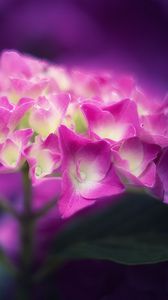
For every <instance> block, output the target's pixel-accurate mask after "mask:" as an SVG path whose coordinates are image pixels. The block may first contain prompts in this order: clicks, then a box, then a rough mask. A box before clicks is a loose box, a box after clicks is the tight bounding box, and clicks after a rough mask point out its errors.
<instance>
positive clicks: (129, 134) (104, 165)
mask: <svg viewBox="0 0 168 300" xmlns="http://www.w3.org/2000/svg"><path fill="white" fill-rule="evenodd" d="M0 78H3V80H1V83H0V172H1V173H4V172H15V171H17V170H20V169H21V168H22V166H23V164H24V163H25V162H26V161H27V163H28V165H29V177H30V179H31V180H32V185H33V187H34V188H35V187H36V191H38V192H37V193H36V194H37V198H38V199H39V196H38V195H41V194H39V191H40V190H41V191H43V190H45V189H43V188H42V187H43V186H45V187H46V186H47V187H48V186H52V190H53V191H54V190H55V191H58V190H59V193H57V194H59V199H58V205H57V210H56V211H57V213H56V214H58V213H59V214H60V216H61V217H64V218H65V217H69V216H71V215H73V214H74V213H76V212H77V211H79V210H81V209H82V208H84V207H87V206H90V205H93V204H94V203H96V202H97V201H102V200H103V201H105V200H104V199H106V198H111V199H113V198H114V196H115V195H116V194H120V193H123V192H124V190H126V189H127V188H128V187H130V185H131V187H132V186H133V187H137V186H141V187H142V188H145V189H148V190H149V191H150V192H152V193H154V194H155V195H157V196H158V195H159V197H160V198H162V196H161V195H162V192H161V191H163V190H164V200H165V201H167V191H168V189H167V185H166V174H167V173H166V171H165V170H166V169H165V168H166V167H165V166H166V165H167V160H166V157H167V147H168V115H167V107H168V97H165V98H164V100H163V101H160V99H154V100H153V99H152V98H151V97H150V96H149V95H147V94H146V93H145V92H144V91H142V90H141V88H140V87H139V86H137V84H136V81H135V80H134V79H133V77H131V76H128V75H126V76H125V75H118V74H115V73H113V72H109V71H106V70H103V71H98V70H97V71H96V72H95V71H94V70H93V71H92V70H91V71H88V70H87V71H84V70H80V69H72V70H71V69H68V68H64V67H62V66H57V65H53V64H50V63H49V62H46V61H43V60H39V59H35V58H32V57H30V56H26V55H22V54H20V53H17V52H14V51H5V52H3V53H2V54H1V57H0ZM54 187H55V188H54ZM50 192H51V191H48V193H49V194H50ZM44 194H45V193H44ZM52 196H53V194H52ZM40 197H41V196H40ZM57 197H58V195H57ZM44 198H45V197H44ZM47 199H48V198H47ZM33 201H35V200H33ZM41 201H42V202H45V199H43V197H42V200H41ZM47 201H48V200H47Z"/></svg>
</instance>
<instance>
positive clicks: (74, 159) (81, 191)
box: [59, 126, 124, 217]
mask: <svg viewBox="0 0 168 300" xmlns="http://www.w3.org/2000/svg"><path fill="white" fill-rule="evenodd" d="M59 134H60V142H61V149H62V154H63V161H62V172H63V175H62V180H63V187H62V189H63V191H62V197H61V199H60V201H59V210H60V212H61V215H62V216H63V217H68V216H70V215H72V214H73V213H75V212H77V211H78V210H80V209H81V208H84V207H86V206H89V205H92V204H93V203H95V202H96V201H97V200H99V199H102V198H105V197H111V196H113V195H116V194H119V193H121V192H123V191H124V186H123V185H122V183H121V182H120V180H119V178H118V176H117V175H116V173H115V171H114V167H113V165H112V163H111V149H110V145H109V144H108V143H106V142H105V141H97V142H90V141H89V140H87V139H85V138H83V137H81V136H79V135H76V134H75V133H73V132H72V131H71V130H69V129H67V128H66V127H65V126H61V127H60V130H59Z"/></svg>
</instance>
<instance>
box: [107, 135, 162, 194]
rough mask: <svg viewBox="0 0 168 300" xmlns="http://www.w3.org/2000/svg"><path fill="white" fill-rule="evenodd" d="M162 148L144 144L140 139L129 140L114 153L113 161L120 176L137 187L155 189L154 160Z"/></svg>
mask: <svg viewBox="0 0 168 300" xmlns="http://www.w3.org/2000/svg"><path fill="white" fill-rule="evenodd" d="M159 151H160V147H159V146H158V145H155V144H147V143H144V142H142V141H141V140H140V139H139V138H138V137H133V138H129V139H127V140H125V141H123V142H122V143H121V145H120V146H119V147H117V149H116V150H114V149H113V151H112V160H113V162H114V164H115V167H116V168H117V170H118V171H119V173H120V175H121V176H123V177H124V178H125V180H126V181H127V182H128V183H129V184H132V185H135V186H145V187H149V188H151V187H153V186H154V185H155V182H156V164H155V162H154V160H155V159H156V158H157V155H158V154H159Z"/></svg>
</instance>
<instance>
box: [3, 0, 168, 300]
mask: <svg viewBox="0 0 168 300" xmlns="http://www.w3.org/2000/svg"><path fill="white" fill-rule="evenodd" d="M10 48H12V49H18V50H19V51H22V52H27V53H31V54H33V55H36V56H38V57H43V58H47V59H49V60H51V61H55V62H57V63H61V64H63V63H65V64H68V65H72V66H73V65H78V66H80V65H82V66H86V67H95V68H97V67H103V68H104V67H105V68H109V69H115V70H119V71H122V72H130V73H132V74H134V76H135V77H136V78H137V80H138V82H140V84H141V85H142V86H144V87H145V88H146V89H149V90H150V91H152V92H153V94H158V95H159V96H160V97H162V96H163V95H164V94H165V93H166V91H167V87H168V1H166V0H162V1H159V0H140V1H135V0H132V1H131V0H109V1H108V0H102V1H101V0H100V1H99V0H72V1H68V0H58V1H56V0H55V1H51V0H47V1H42V0H36V1H35V0H28V1H23V0H18V1H17V0H1V1H0V49H1V50H3V49H10ZM167 266H168V265H167V263H162V264H157V265H152V266H139V267H138V266H137V267H127V266H122V265H119V264H115V263H112V262H111V263H109V262H96V261H91V262H88V261H87V262H85V261H83V262H76V263H69V264H67V265H65V266H64V268H62V269H61V270H60V272H59V273H58V275H57V277H56V275H54V276H53V277H52V278H49V279H48V280H47V281H46V283H43V285H42V286H41V287H40V288H39V289H38V291H36V296H35V297H36V298H38V297H39V298H40V299H48V295H50V294H51V297H50V298H51V299H54V295H55V281H56V280H57V285H58V287H57V288H58V291H59V294H60V295H61V299H62V300H71V299H72V300H79V299H80V300H83V299H87V300H89V299H92V300H99V299H101V300H110V299H113V300H116V299H119V300H123V299H124V300H125V299H129V300H134V299H137V300H138V299H140V300H142V299H143V300H146V299H147V300H150V299H152V300H157V299H159V300H164V299H168V267H167ZM1 278H3V277H1ZM45 296H46V298H44V297H45ZM4 299H5V294H4ZM8 299H9V297H8Z"/></svg>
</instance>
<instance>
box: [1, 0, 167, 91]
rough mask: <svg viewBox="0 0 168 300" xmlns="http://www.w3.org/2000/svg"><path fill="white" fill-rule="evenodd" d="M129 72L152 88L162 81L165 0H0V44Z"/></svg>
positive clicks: (163, 87)
mask: <svg viewBox="0 0 168 300" xmlns="http://www.w3.org/2000/svg"><path fill="white" fill-rule="evenodd" d="M4 48H5V49H11V48H12V49H18V50H20V51H22V52H27V53H31V54H33V55H36V56H39V57H44V58H47V59H49V60H51V61H55V62H57V63H61V64H63V63H65V64H69V65H85V66H86V67H88V66H89V67H94V68H95V67H105V68H112V69H117V70H119V71H122V72H130V73H132V74H134V75H135V77H136V78H137V80H138V81H139V82H140V83H142V85H145V86H146V87H147V88H149V89H150V90H151V91H153V92H154V93H156V92H157V93H159V94H164V93H165V92H166V91H167V81H168V1H167V0H141V1H138V0H137V1H136V0H92V1H90V0H47V1H43V0H36V1H34V0H28V1H24V0H0V49H1V50H3V49H4Z"/></svg>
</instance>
